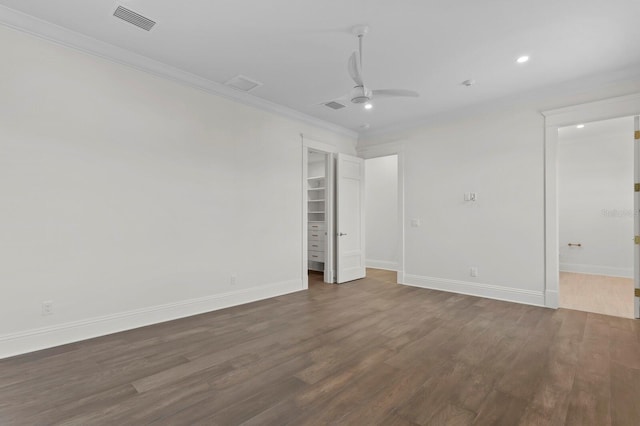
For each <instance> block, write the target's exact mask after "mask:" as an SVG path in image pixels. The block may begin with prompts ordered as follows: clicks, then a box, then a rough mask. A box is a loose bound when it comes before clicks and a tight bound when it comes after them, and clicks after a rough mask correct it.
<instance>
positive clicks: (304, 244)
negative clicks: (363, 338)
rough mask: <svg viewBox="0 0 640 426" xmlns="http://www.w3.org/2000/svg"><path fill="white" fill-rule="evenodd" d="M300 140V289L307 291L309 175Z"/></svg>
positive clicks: (304, 146)
mask: <svg viewBox="0 0 640 426" xmlns="http://www.w3.org/2000/svg"><path fill="white" fill-rule="evenodd" d="M300 136H301V138H302V269H301V274H302V289H303V290H307V289H308V288H309V271H308V269H309V252H308V247H309V235H308V233H307V231H308V230H309V219H308V217H309V215H308V214H307V212H308V208H309V193H308V190H307V189H308V187H309V184H308V182H307V176H308V174H309V148H308V147H307V145H306V144H305V140H304V136H302V135H300Z"/></svg>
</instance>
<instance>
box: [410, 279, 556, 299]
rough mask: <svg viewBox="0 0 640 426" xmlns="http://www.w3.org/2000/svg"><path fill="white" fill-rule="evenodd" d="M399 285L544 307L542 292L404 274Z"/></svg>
mask: <svg viewBox="0 0 640 426" xmlns="http://www.w3.org/2000/svg"><path fill="white" fill-rule="evenodd" d="M401 284H405V285H410V286H414V287H422V288H429V289H432V290H442V291H448V292H451V293H459V294H468V295H470V296H478V297H486V298H488V299H496V300H504V301H507V302H515V303H524V304H527V305H535V306H545V299H544V293H543V292H542V291H534V290H522V289H517V288H511V287H502V286H497V285H492V284H482V283H474V282H468V281H456V280H449V279H444V278H433V277H423V276H419V275H411V274H404V279H403V282H401Z"/></svg>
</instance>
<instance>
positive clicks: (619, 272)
mask: <svg viewBox="0 0 640 426" xmlns="http://www.w3.org/2000/svg"><path fill="white" fill-rule="evenodd" d="M560 272H575V273H577V274H589V275H605V276H607V277H621V278H633V267H631V268H616V267H611V266H602V265H585V264H581V263H560Z"/></svg>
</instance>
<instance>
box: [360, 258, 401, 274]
mask: <svg viewBox="0 0 640 426" xmlns="http://www.w3.org/2000/svg"><path fill="white" fill-rule="evenodd" d="M365 264H366V265H367V268H373V269H384V270H386V271H397V270H398V262H390V261H388V260H374V259H366V260H365Z"/></svg>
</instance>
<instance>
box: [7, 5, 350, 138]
mask: <svg viewBox="0 0 640 426" xmlns="http://www.w3.org/2000/svg"><path fill="white" fill-rule="evenodd" d="M0 24H2V25H5V26H7V27H10V28H13V29H15V30H19V31H22V32H25V33H28V34H31V35H34V36H36V37H40V38H43V39H45V40H48V41H50V42H53V43H56V44H59V45H62V46H65V47H69V48H72V49H75V50H79V51H81V52H83V53H86V54H89V55H93V56H98V57H100V58H102V59H106V60H109V61H111V62H115V63H118V64H121V65H126V66H128V67H132V68H135V69H137V70H139V71H144V72H147V73H149V74H153V75H156V76H158V77H162V78H166V79H168V80H172V81H176V82H179V83H183V84H186V85H188V86H191V87H195V88H197V89H200V90H204V91H205V92H209V93H212V94H214V95H217V96H221V97H223V98H226V99H231V100H234V101H237V102H240V103H242V104H245V105H249V106H252V107H256V108H259V109H261V110H263V111H268V112H271V113H274V114H277V115H280V116H284V117H287V118H292V119H295V120H299V121H302V122H304V123H307V124H310V125H312V126H317V127H320V128H323V129H327V130H329V131H332V132H334V133H338V134H341V135H344V136H349V137H351V138H357V137H358V132H355V131H353V130H350V129H347V128H346V127H342V126H339V125H337V124H333V123H329V122H328V121H324V120H320V119H318V118H315V117H312V116H310V115H307V114H304V113H302V112H299V111H296V110H294V109H291V108H288V107H285V106H283V105H279V104H276V103H274V102H271V101H267V100H266V99H262V98H259V97H257V96H255V95H252V94H250V93H246V92H241V91H238V90H236V89H233V88H231V87H228V86H225V85H224V84H221V83H217V82H215V81H212V80H209V79H206V78H203V77H200V76H197V75H195V74H192V73H189V72H187V71H184V70H181V69H179V68H176V67H173V66H171V65H167V64H165V63H163V62H159V61H156V60H155V59H151V58H149V57H146V56H143V55H139V54H137V53H134V52H131V51H129V50H126V49H123V48H120V47H117V46H114V45H112V44H109V43H105V42H103V41H100V40H97V39H94V38H92V37H88V36H86V35H83V34H80V33H78V32H75V31H72V30H69V29H67V28H63V27H61V26H58V25H55V24H52V23H51V22H47V21H44V20H42V19H38V18H36V17H34V16H31V15H28V14H26V13H22V12H19V11H17V10H13V9H10V8H8V7H6V6H0Z"/></svg>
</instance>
